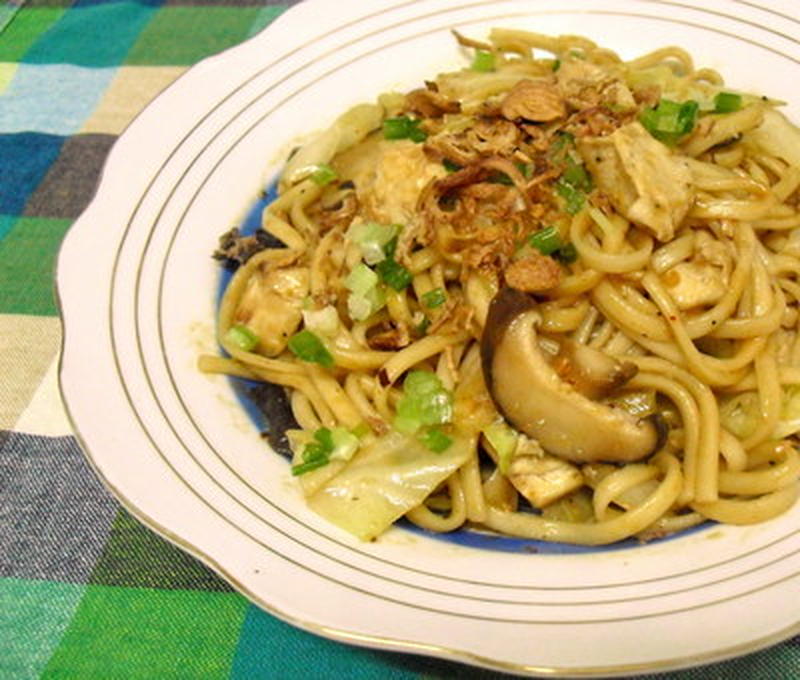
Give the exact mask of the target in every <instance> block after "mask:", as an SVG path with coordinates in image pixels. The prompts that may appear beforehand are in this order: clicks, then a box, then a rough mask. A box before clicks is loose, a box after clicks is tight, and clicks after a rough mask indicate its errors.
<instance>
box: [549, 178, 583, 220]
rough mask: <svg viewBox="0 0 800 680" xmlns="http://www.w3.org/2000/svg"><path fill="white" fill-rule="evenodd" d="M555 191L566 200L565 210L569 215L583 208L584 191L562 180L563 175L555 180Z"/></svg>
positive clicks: (575, 213)
mask: <svg viewBox="0 0 800 680" xmlns="http://www.w3.org/2000/svg"><path fill="white" fill-rule="evenodd" d="M556 193H558V195H559V196H561V198H563V199H564V201H565V202H566V205H565V210H566V211H567V212H568V213H569V214H570V215H577V214H578V213H579V212H580V211H581V210H583V204H584V201H585V199H586V197H585V196H584V193H583V192H582V191H581V190H580V189H577V188H575V187H574V186H572V185H571V184H570V183H569V182H567V181H566V180H564V178H563V177H562V178H560V179H559V180H558V181H557V182H556Z"/></svg>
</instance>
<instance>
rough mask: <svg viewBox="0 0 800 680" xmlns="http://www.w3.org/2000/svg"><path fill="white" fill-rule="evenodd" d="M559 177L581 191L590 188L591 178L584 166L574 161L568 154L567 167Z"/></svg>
mask: <svg viewBox="0 0 800 680" xmlns="http://www.w3.org/2000/svg"><path fill="white" fill-rule="evenodd" d="M561 178H562V179H563V180H564V181H565V182H567V184H571V185H572V186H573V187H575V188H576V189H580V190H581V191H590V190H591V188H592V178H591V177H590V176H589V173H588V172H586V168H584V167H583V165H581V164H580V163H576V162H575V161H574V160H573V159H572V157H570V156H567V168H566V170H564V172H563V173H562V174H561Z"/></svg>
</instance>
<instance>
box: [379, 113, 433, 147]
mask: <svg viewBox="0 0 800 680" xmlns="http://www.w3.org/2000/svg"><path fill="white" fill-rule="evenodd" d="M420 122H421V121H420V120H419V119H417V118H409V117H408V116H396V117H395V118H387V119H386V120H384V121H383V136H384V139H410V140H411V141H412V142H424V141H425V140H426V139H427V138H428V135H427V134H426V133H425V131H424V130H420V129H419V124H420Z"/></svg>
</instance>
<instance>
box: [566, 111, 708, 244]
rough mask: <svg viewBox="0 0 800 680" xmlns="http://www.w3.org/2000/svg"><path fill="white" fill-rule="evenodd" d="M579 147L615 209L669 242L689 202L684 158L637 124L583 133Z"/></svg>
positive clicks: (688, 175)
mask: <svg viewBox="0 0 800 680" xmlns="http://www.w3.org/2000/svg"><path fill="white" fill-rule="evenodd" d="M577 146H578V151H579V152H580V154H581V156H582V157H583V160H584V162H585V163H586V166H587V167H588V168H589V171H590V172H591V174H592V177H593V178H594V180H595V184H596V185H597V187H598V188H599V189H600V191H602V192H603V193H604V194H605V195H606V196H607V197H608V199H609V200H610V201H611V203H612V205H613V206H614V208H615V209H616V210H618V211H619V212H620V213H622V214H623V215H625V217H627V218H628V219H629V220H631V221H632V222H635V223H636V224H638V225H639V226H641V227H644V228H646V229H648V230H649V231H651V232H652V233H653V235H654V236H655V237H656V238H657V239H658V240H659V241H669V240H670V239H671V238H672V237H673V236H674V235H675V230H676V229H677V228H678V226H679V225H680V223H681V221H682V220H683V218H684V217H685V216H686V213H687V212H688V211H689V208H690V207H691V205H692V202H693V201H694V189H693V186H692V173H691V171H690V169H689V166H688V163H687V161H686V159H684V158H682V157H681V156H679V155H677V154H675V153H673V152H672V151H671V150H670V149H669V147H667V146H665V145H664V144H662V143H661V142H659V141H657V140H656V139H654V138H653V137H652V136H651V135H650V133H648V132H647V130H645V129H644V127H643V126H642V125H641V124H640V123H638V122H634V123H629V124H627V125H623V126H622V127H621V128H619V129H618V130H617V131H616V132H614V133H613V134H611V135H608V136H607V137H582V138H580V139H578V140H577Z"/></svg>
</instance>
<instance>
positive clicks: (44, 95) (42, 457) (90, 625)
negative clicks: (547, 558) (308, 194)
mask: <svg viewBox="0 0 800 680" xmlns="http://www.w3.org/2000/svg"><path fill="white" fill-rule="evenodd" d="M331 1H333V0H331ZM364 1H365V2H366V1H367V0H364ZM288 4H291V3H274V2H269V1H268V0H260V1H259V0H240V1H236V0H234V1H232V2H224V1H223V0H164V1H162V0H119V1H117V0H109V1H104V0H76V1H75V2H71V1H70V0H27V1H23V0H19V2H15V1H13V0H12V1H8V0H6V2H5V3H4V4H0V678H3V679H6V678H9V679H14V680H16V679H23V678H39V677H47V678H91V679H93V678H113V679H117V678H148V679H149V678H155V679H159V680H161V679H166V678H215V679H216V678H246V679H251V678H281V679H283V678H348V679H350V678H353V679H356V678H362V679H366V678H375V679H376V680H385V679H394V678H489V677H492V678H494V677H500V676H498V675H497V674H494V673H489V672H485V671H480V670H476V669H469V668H467V667H465V666H461V665H459V664H456V663H449V662H445V661H439V660H432V659H424V658H420V657H414V656H407V655H401V654H394V653H388V652H378V651H372V650H367V649H359V648H355V647H348V646H345V645H341V644H338V643H335V642H331V641H328V640H324V639H321V638H318V637H315V636H313V635H311V634H308V633H305V632H303V631H299V630H296V629H294V628H292V627H290V626H288V625H286V624H284V623H283V622H281V621H279V620H277V619H275V618H273V617H272V616H270V615H268V614H266V613H264V612H262V611H261V610H259V609H258V608H257V607H255V606H254V605H252V604H250V603H249V602H248V601H247V600H246V599H245V598H244V597H242V596H240V595H239V594H238V593H236V592H234V591H233V590H232V589H231V588H230V587H229V586H228V585H227V584H226V583H225V582H223V581H222V580H221V579H220V578H218V577H217V576H216V575H215V574H213V573H212V572H210V571H209V570H208V569H206V568H205V567H204V566H202V565H201V564H199V563H198V562H196V561H195V560H194V559H192V558H191V557H189V556H187V555H185V554H184V553H182V552H181V551H180V550H178V549H177V548H175V547H173V546H171V545H170V544H168V543H166V542H165V541H163V540H162V539H160V538H158V537H157V536H155V535H154V534H153V533H151V532H150V531H149V530H148V529H146V528H144V527H143V526H141V525H140V524H139V523H138V522H137V521H135V520H134V519H133V518H132V517H131V516H130V515H129V514H127V513H126V512H125V511H124V510H123V509H122V508H121V507H120V505H119V504H118V503H117V502H116V501H115V500H114V498H112V497H111V495H110V494H109V493H108V492H107V491H106V490H105V489H104V488H103V487H102V486H101V484H100V483H99V482H98V480H97V479H96V478H95V477H94V475H93V474H92V472H91V471H90V469H89V467H88V466H87V464H86V462H85V461H84V458H83V455H82V453H81V451H80V449H79V446H78V444H77V442H76V440H75V438H74V437H73V436H72V433H71V431H70V426H69V423H68V421H67V418H66V416H65V414H64V410H63V407H62V405H61V403H60V400H59V396H58V388H57V363H58V353H59V347H60V342H61V325H60V321H59V318H58V310H57V308H56V302H55V299H54V294H53V263H54V260H55V255H56V252H57V250H58V247H59V243H60V241H61V239H62V237H63V236H64V234H65V232H66V231H67V230H68V229H69V227H70V225H71V224H72V222H73V221H74V220H75V218H76V217H77V216H78V215H79V213H80V212H81V211H82V210H83V209H84V208H85V206H86V205H87V203H88V201H89V200H90V198H91V196H92V193H93V191H94V188H95V186H96V183H97V179H98V176H99V174H100V172H101V169H102V166H103V163H104V160H105V158H106V155H107V154H108V151H109V149H110V148H111V146H112V144H113V143H114V141H115V139H116V138H117V136H118V135H120V134H121V133H122V131H123V130H124V128H125V126H126V125H127V124H128V123H129V121H130V120H131V119H132V118H133V117H134V116H135V115H136V114H137V112H138V111H139V110H140V109H141V108H142V107H143V106H144V105H145V104H147V102H148V101H150V100H151V99H152V98H153V97H154V96H156V95H157V94H158V93H159V91H161V90H162V89H163V88H164V87H166V86H167V85H169V83H171V82H172V81H173V80H174V79H175V78H177V77H179V76H180V75H181V73H183V72H184V71H185V70H186V69H187V68H188V67H190V66H191V65H192V64H193V63H195V62H197V61H198V60H200V59H202V58H203V57H206V56H208V55H211V54H214V53H217V52H219V51H221V50H223V49H225V48H226V47H229V46H231V45H234V44H236V43H238V42H241V41H243V40H245V39H246V38H248V37H249V36H251V35H253V34H254V33H255V32H257V31H259V30H260V29H262V28H263V27H264V26H266V25H267V24H269V23H270V21H272V20H273V19H274V18H275V17H276V16H278V15H279V14H280V13H281V12H283V11H285V10H286V9H287V5H288ZM98 417H102V414H100V413H99V414H98ZM798 606H799V607H800V602H799V603H798ZM742 616H747V612H742ZM531 644H532V645H535V644H536V641H535V640H531ZM661 677H669V678H687V679H688V678H734V677H736V678H739V677H741V678H770V679H774V678H796V677H800V641H799V640H797V639H795V640H794V641H790V642H786V643H784V644H782V645H779V646H777V647H775V648H773V649H771V650H767V651H763V652H759V653H756V654H753V655H750V656H748V657H745V658H743V659H740V660H737V661H732V662H727V663H722V664H716V665H713V666H708V667H706V668H704V669H696V670H691V671H684V672H682V673H675V674H670V675H668V676H661Z"/></svg>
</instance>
